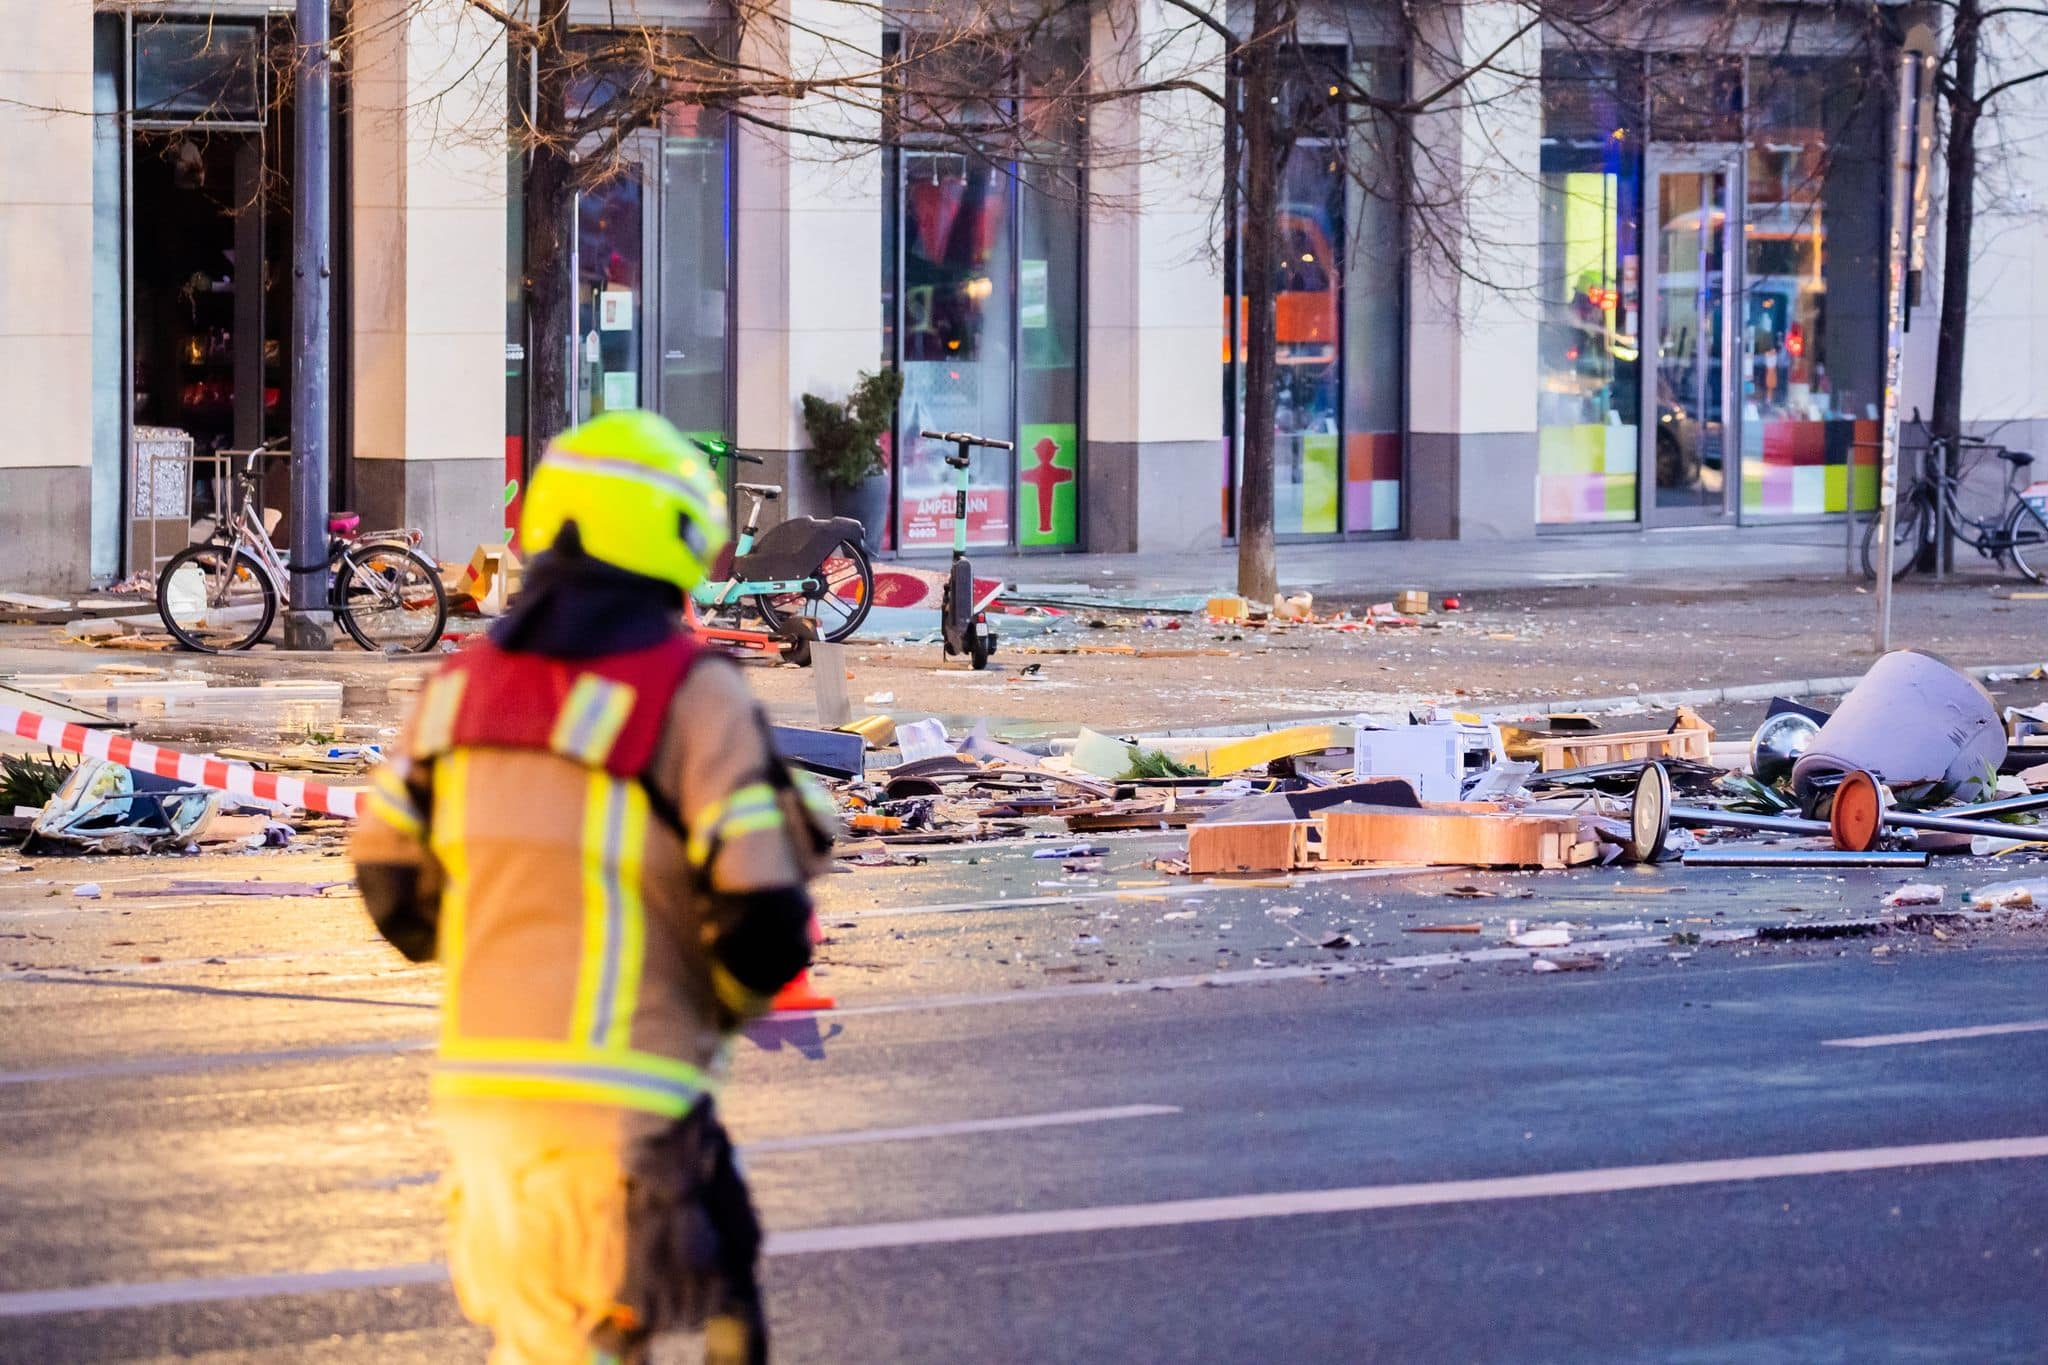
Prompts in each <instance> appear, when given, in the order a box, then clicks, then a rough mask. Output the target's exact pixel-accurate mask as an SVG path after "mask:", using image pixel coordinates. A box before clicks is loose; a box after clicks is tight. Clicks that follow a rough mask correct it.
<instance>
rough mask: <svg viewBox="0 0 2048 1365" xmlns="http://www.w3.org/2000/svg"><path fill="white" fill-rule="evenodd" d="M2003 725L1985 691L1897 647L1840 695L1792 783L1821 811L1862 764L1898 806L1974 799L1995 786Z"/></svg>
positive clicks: (1928, 657)
mask: <svg viewBox="0 0 2048 1365" xmlns="http://www.w3.org/2000/svg"><path fill="white" fill-rule="evenodd" d="M2004 761H2005V727H2004V726H2003V725H2001V724H2000V723H1999V720H1998V708H1997V707H1996V706H1995V705H1993V703H1992V700H1991V694H1990V693H1988V692H1986V691H1985V690H1984V689H1983V688H1982V687H1981V686H1979V685H1978V684H1977V682H1976V681H1975V680H1974V679H1972V678H1970V677H1968V676H1966V675H1965V674H1962V673H1958V672H1957V671H1956V670H1955V669H1953V668H1951V667H1949V666H1948V665H1947V664H1946V663H1943V662H1942V661H1941V660H1940V659H1938V658H1936V657H1935V656H1933V655H1932V654H1924V653H1921V652H1920V651H1919V650H1911V649H1901V650H1894V651H1893V652H1892V653H1890V654H1887V655H1885V656H1884V657H1883V658H1881V659H1879V660H1878V661H1877V662H1876V663H1874V664H1872V665H1871V667H1870V671H1869V672H1868V673H1866V674H1864V675H1863V680H1862V681H1861V682H1859V683H1857V684H1856V686H1855V687H1854V688H1853V689H1851V690H1850V692H1849V695H1848V696H1846V697H1844V698H1842V704H1841V706H1840V707H1839V708H1838V709H1837V710H1836V711H1835V713H1834V715H1832V716H1830V717H1829V718H1828V722H1827V724H1825V725H1823V726H1821V728H1820V733H1819V734H1817V735H1815V736H1814V737H1813V739H1812V740H1811V742H1810V743H1809V744H1808V745H1807V748H1806V752H1805V753H1803V754H1801V755H1800V756H1799V758H1798V760H1797V762H1795V763H1794V764H1793V767H1792V791H1793V794H1794V795H1795V796H1796V797H1798V799H1799V803H1800V805H1801V806H1802V807H1803V808H1804V809H1805V810H1807V811H1809V812H1814V811H1818V810H1821V809H1824V808H1825V806H1826V805H1827V804H1828V801H1829V797H1830V795H1831V793H1832V792H1833V790H1834V788H1835V787H1836V786H1837V785H1838V784H1839V783H1840V782H1841V779H1842V777H1843V776H1844V774H1847V773H1850V772H1856V771H1861V772H1867V773H1870V774H1872V775H1874V776H1876V777H1878V778H1879V779H1881V780H1882V781H1883V782H1884V784H1885V785H1886V786H1887V787H1889V788H1891V790H1892V793H1893V794H1894V795H1895V796H1896V797H1897V798H1898V799H1899V800H1900V801H1901V802H1902V803H1904V804H1907V805H1924V804H1927V803H1929V802H1934V801H1942V800H1946V799H1948V798H1949V797H1952V796H1959V797H1962V798H1963V799H1965V800H1977V799H1981V798H1983V797H1986V796H1989V795H1990V794H1991V793H1992V791H1993V789H1994V788H1995V787H1996V786H1997V784H1998V765H1999V764H2000V763H2002V762H2004Z"/></svg>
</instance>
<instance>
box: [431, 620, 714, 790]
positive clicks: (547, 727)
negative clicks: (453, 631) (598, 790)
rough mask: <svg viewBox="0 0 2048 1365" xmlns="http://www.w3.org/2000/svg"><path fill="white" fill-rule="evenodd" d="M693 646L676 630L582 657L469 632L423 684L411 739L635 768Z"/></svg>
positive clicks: (615, 771) (620, 771)
mask: <svg viewBox="0 0 2048 1365" xmlns="http://www.w3.org/2000/svg"><path fill="white" fill-rule="evenodd" d="M702 654H703V650H702V649H701V648H700V647H699V646H698V645H697V644H696V642H694V641H693V640H691V639H690V638H689V637H688V636H686V635H680V634H679V635H676V636H675V637H673V638H672V639H669V640H665V641H663V642H662V643H661V644H658V645H653V646H651V647H649V648H647V649H638V650H633V651H631V652H629V653H625V654H606V655H600V656H598V657H596V658H590V659H553V658H548V657H545V656H543V655H539V654H520V653H513V652H510V651H507V650H503V649H499V648H498V647H497V646H496V645H493V644H491V643H490V642H489V641H488V640H479V641H477V642H476V643H474V644H472V645H470V646H469V647H468V648H467V649H465V650H463V652H462V653H460V654H458V655H456V656H455V657H454V658H452V659H450V660H449V661H448V663H447V664H446V665H445V666H444V667H443V668H442V670H441V672H440V673H439V674H437V675H436V676H435V677H434V679H433V681H431V682H430V683H429V684H428V685H427V689H426V695H425V696H424V697H423V698H422V699H421V705H420V733H419V743H418V745H417V746H416V747H417V748H418V749H419V750H421V751H423V752H425V753H439V752H445V751H446V750H448V749H455V748H465V749H467V748H480V749H542V750H546V751H548V752H551V753H557V754H560V755H562V756H563V757H565V758H573V759H576V760H577V761H578V762H581V763H585V764H588V765H589V766H590V767H593V768H603V769H604V770H605V771H607V772H609V773H611V774H612V775H613V776H614V777H638V776H639V775H640V774H642V773H644V772H645V771H646V770H647V766H648V764H649V763H651V762H652V761H653V759H654V750H655V746H656V745H658V744H659V743H660V742H661V731H662V725H663V723H664V722H665V721H666V719H667V717H668V712H669V706H670V704H671V703H672V702H673V701H674V700H675V694H676V689H677V688H679V687H681V686H682V684H683V680H684V679H685V678H686V677H688V676H689V672H690V669H691V667H692V666H693V665H694V664H695V663H696V662H697V660H698V658H699V657H701V656H702ZM435 731H439V733H434V732H435Z"/></svg>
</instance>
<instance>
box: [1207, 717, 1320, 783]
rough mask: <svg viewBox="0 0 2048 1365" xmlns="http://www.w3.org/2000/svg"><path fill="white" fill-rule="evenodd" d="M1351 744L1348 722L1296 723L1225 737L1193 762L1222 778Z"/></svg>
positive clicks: (1214, 775)
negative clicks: (1340, 723) (1280, 759)
mask: <svg viewBox="0 0 2048 1365" xmlns="http://www.w3.org/2000/svg"><path fill="white" fill-rule="evenodd" d="M1350 747H1351V727H1350V726H1348V725H1296V726H1292V727H1290V728H1288V729H1285V730H1269V731H1267V732H1266V733H1265V734H1262V735H1247V736H1245V737H1244V738H1243V739H1233V740H1227V741H1225V742H1224V743H1222V744H1218V745H1216V746H1215V747H1214V748H1211V749H1210V750H1209V751H1208V752H1207V753H1206V754H1204V755H1203V756H1202V757H1201V758H1200V759H1198V760H1196V761H1197V762H1199V763H1200V764H1201V765H1202V769H1203V771H1204V772H1206V773H1207V774H1208V775H1209V776H1211V777H1225V776H1228V775H1229V774H1231V773H1241V772H1243V771H1244V770H1245V769H1247V768H1263V767H1265V766H1266V765H1267V764H1268V763H1271V762H1272V761H1273V760H1274V759H1276V758H1298V757H1300V756H1301V755H1303V754H1319V753H1321V752H1323V751H1324V750H1325V749H1348V748H1350Z"/></svg>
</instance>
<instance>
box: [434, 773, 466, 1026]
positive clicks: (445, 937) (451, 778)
mask: <svg viewBox="0 0 2048 1365" xmlns="http://www.w3.org/2000/svg"><path fill="white" fill-rule="evenodd" d="M468 823H469V754H468V753H467V752H465V751H462V750H457V751H456V752H454V753H451V754H448V755H446V756H445V757H443V758H441V759H440V760H439V761H438V762H436V763H435V764H434V829H433V835H432V839H431V843H430V845H429V846H430V847H431V848H432V850H433V853H434V857H435V858H436V859H438V860H439V861H440V864H441V872H442V875H443V885H442V888H441V918H440V932H439V936H438V943H439V947H440V958H441V965H442V967H443V968H444V969H445V970H446V976H445V977H444V979H445V980H446V981H447V983H448V986H447V989H446V991H445V992H444V993H443V994H444V998H443V1000H442V1002H441V1040H442V1042H443V1044H444V1045H445V1044H446V1043H448V1042H449V1041H450V1040H452V1039H455V1038H457V1037H459V1036H460V1025H461V1011H460V1009H459V1008H458V1007H459V1006H460V1004H461V1000H460V996H461V992H462V953H463V948H464V946H465V941H464V934H465V932H466V924H465V916H466V914H467V912H468V909H469V829H468Z"/></svg>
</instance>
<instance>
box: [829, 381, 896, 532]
mask: <svg viewBox="0 0 2048 1365" xmlns="http://www.w3.org/2000/svg"><path fill="white" fill-rule="evenodd" d="M902 396H903V376H902V375H900V374H898V373H897V372H896V371H895V370H878V371H876V372H875V373H873V374H869V373H866V372H865V371H863V372H862V373H861V374H860V376H859V377H858V378H857V379H855V381H854V384H853V388H852V389H851V390H850V391H849V392H848V393H847V395H846V401H845V402H843V403H835V402H833V401H832V400H831V399H829V398H820V397H818V395H816V394H814V393H807V394H805V395H804V430H805V431H807V432H808V433H809V434H810V438H811V455H810V465H811V472H812V473H813V474H815V475H816V476H817V478H818V481H819V482H820V483H822V484H824V485H825V487H827V488H829V489H830V490H831V491H832V508H833V511H835V512H837V513H838V514H839V515H840V516H844V517H852V518H853V519H854V520H856V521H858V522H859V523H860V524H861V525H862V526H863V527H865V528H867V532H868V534H867V543H868V545H869V546H870V547H871V548H872V547H874V546H878V545H880V544H881V543H882V538H881V530H882V523H883V522H884V521H886V520H887V519H888V516H889V468H888V466H887V465H886V464H884V463H883V461H882V444H881V442H882V433H884V432H886V431H888V430H889V427H890V424H891V423H893V422H894V421H895V420H896V400H897V399H899V398H901V397H902Z"/></svg>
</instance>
